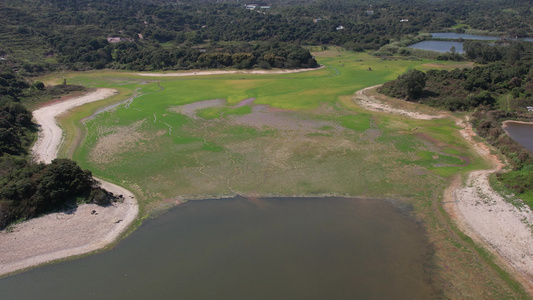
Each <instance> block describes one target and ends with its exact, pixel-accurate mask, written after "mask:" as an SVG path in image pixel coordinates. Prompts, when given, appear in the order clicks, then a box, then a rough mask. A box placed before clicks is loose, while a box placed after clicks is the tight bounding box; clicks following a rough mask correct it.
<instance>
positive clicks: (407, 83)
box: [396, 69, 426, 99]
mask: <svg viewBox="0 0 533 300" xmlns="http://www.w3.org/2000/svg"><path fill="white" fill-rule="evenodd" d="M425 86H426V74H425V73H424V72H422V71H418V70H414V69H413V70H409V71H407V72H405V73H403V74H402V75H400V76H399V77H398V80H397V81H396V88H397V89H398V90H401V91H402V92H404V93H405V95H407V97H408V98H409V99H414V98H416V97H417V96H418V95H419V94H420V92H422V90H423V89H424V87H425Z"/></svg>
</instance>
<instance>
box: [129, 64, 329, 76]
mask: <svg viewBox="0 0 533 300" xmlns="http://www.w3.org/2000/svg"><path fill="white" fill-rule="evenodd" d="M322 68H324V66H320V67H319V68H308V69H294V70H242V71H241V70H231V71H216V70H213V71H185V72H171V73H135V75H139V76H149V77H182V76H208V75H225V74H289V73H300V72H307V71H313V70H319V69H322Z"/></svg>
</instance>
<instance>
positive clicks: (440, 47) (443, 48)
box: [408, 32, 533, 54]
mask: <svg viewBox="0 0 533 300" xmlns="http://www.w3.org/2000/svg"><path fill="white" fill-rule="evenodd" d="M431 37H432V38H436V39H449V40H460V39H463V40H484V41H495V40H499V39H500V38H499V37H497V36H483V35H475V34H466V33H454V32H433V33H431ZM513 40H514V39H513ZM516 40H522V41H526V42H533V38H524V39H516ZM452 47H455V50H456V52H457V53H461V54H462V53H464V50H463V42H455V41H433V40H429V41H422V42H418V43H416V44H413V45H410V46H408V48H414V49H422V50H431V51H436V52H443V53H444V52H450V49H451V48H452Z"/></svg>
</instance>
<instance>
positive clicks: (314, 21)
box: [313, 19, 322, 23]
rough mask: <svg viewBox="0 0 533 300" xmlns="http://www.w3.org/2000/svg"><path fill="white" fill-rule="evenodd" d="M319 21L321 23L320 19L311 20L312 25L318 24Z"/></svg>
mask: <svg viewBox="0 0 533 300" xmlns="http://www.w3.org/2000/svg"><path fill="white" fill-rule="evenodd" d="M320 21H322V19H313V23H318V22H320Z"/></svg>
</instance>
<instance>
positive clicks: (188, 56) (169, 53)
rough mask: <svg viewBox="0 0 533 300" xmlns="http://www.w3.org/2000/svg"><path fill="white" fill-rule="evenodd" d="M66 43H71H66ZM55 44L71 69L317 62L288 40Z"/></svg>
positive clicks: (304, 65) (268, 65)
mask: <svg viewBox="0 0 533 300" xmlns="http://www.w3.org/2000/svg"><path fill="white" fill-rule="evenodd" d="M67 44H68V45H70V46H68V47H67V46H65V45H67ZM52 45H54V46H55V47H57V48H58V49H61V54H60V55H58V56H57V59H58V61H59V62H61V63H62V64H63V65H65V66H66V67H68V68H69V69H72V70H85V69H102V68H112V69H128V70H137V71H147V70H188V69H205V68H228V67H230V68H237V69H252V68H261V69H271V68H287V69H295V68H314V67H317V66H318V63H317V62H316V60H315V59H314V58H313V56H312V55H311V53H310V52H309V51H308V50H306V49H303V48H302V47H300V46H297V45H293V44H287V43H254V44H250V43H238V44H234V45H229V46H221V45H218V44H216V43H215V44H211V45H209V47H206V48H201V49H198V48H183V47H171V48H168V47H166V48H163V47H155V48H154V49H151V48H147V47H143V46H142V45H140V44H139V43H134V42H121V43H116V44H110V43H109V42H108V41H107V40H106V39H91V40H83V39H79V40H72V39H69V40H67V41H65V40H56V41H54V42H53V43H52Z"/></svg>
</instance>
